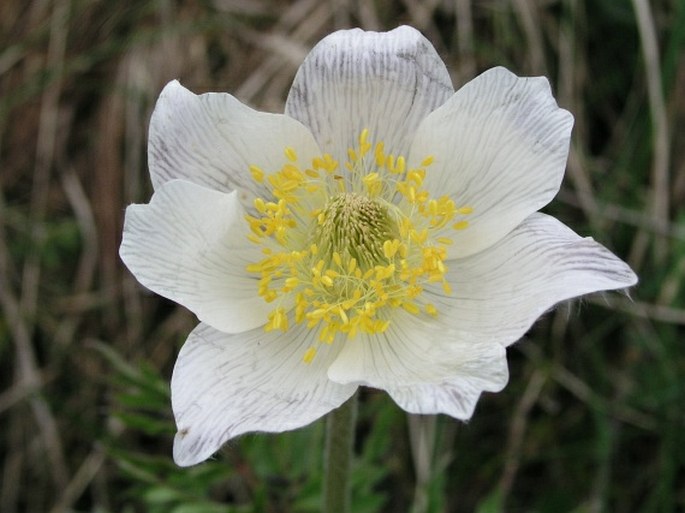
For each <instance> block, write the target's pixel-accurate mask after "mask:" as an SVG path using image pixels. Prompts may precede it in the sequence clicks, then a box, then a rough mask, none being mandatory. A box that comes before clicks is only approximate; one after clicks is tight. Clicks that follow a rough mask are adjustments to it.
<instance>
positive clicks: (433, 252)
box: [121, 27, 636, 465]
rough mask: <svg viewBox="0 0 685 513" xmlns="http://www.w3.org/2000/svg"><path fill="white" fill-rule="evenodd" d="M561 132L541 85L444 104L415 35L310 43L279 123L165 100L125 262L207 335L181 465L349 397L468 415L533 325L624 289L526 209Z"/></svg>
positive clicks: (129, 217)
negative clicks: (367, 392)
mask: <svg viewBox="0 0 685 513" xmlns="http://www.w3.org/2000/svg"><path fill="white" fill-rule="evenodd" d="M572 124H573V118H572V116H571V115H570V114H569V113H568V112H566V111H565V110H563V109H560V108H559V107H558V106H557V104H556V102H555V101H554V98H553V97H552V95H551V92H550V88H549V84H548V82H547V80H546V79H544V78H540V77H537V78H519V77H517V76H515V75H513V74H512V73H510V72H509V71H507V70H505V69H503V68H494V69H491V70H489V71H487V72H485V73H483V74H482V75H480V76H479V77H477V78H476V79H474V80H473V81H471V82H469V83H468V84H466V85H465V86H463V87H462V88H461V89H459V90H458V91H457V92H456V93H455V92H454V90H453V88H452V85H451V82H450V79H449V75H448V73H447V70H446V69H445V66H444V64H443V63H442V61H441V60H440V58H439V57H438V55H437V53H436V52H435V50H434V48H433V47H432V46H431V45H430V43H429V42H428V41H427V40H426V39H425V38H424V37H423V36H422V35H421V34H419V33H418V32H417V31H416V30H414V29H412V28H409V27H400V28H398V29H395V30H393V31H391V32H387V33H374V32H363V31H361V30H349V31H340V32H336V33H334V34H332V35H330V36H328V37H327V38H325V39H324V40H322V41H321V42H320V43H319V44H318V45H317V46H316V47H315V48H314V49H313V50H312V52H311V53H310V54H309V56H308V57H307V59H306V60H305V62H304V63H303V64H302V66H301V68H300V70H299V71H298V74H297V76H296V77H295V82H294V84H293V87H292V89H291V91H290V94H289V96H288V100H287V103H286V112H285V114H284V115H277V114H266V113H260V112H257V111H254V110H252V109H250V108H248V107H246V106H245V105H243V104H241V103H240V102H239V101H237V100H236V99H235V98H234V97H232V96H230V95H228V94H216V93H210V94H205V95H200V96H196V95H194V94H192V93H191V92H189V91H187V90H186V89H184V88H183V87H182V86H181V85H180V84H179V83H178V82H175V81H174V82H171V83H170V84H169V85H167V86H166V88H165V89H164V91H163V92H162V94H161V96H160V98H159V100H158V103H157V106H156V108H155V111H154V114H153V116H152V121H151V125H150V143H149V164H150V173H151V177H152V183H153V185H154V187H155V193H154V195H153V197H152V199H151V201H150V203H149V204H147V205H132V206H130V207H128V209H127V211H126V221H125V226H124V238H123V242H122V245H121V257H122V259H123V260H124V262H125V263H126V265H127V266H128V267H129V269H130V270H131V271H132V272H133V274H134V275H135V276H136V277H137V278H138V280H139V281H140V282H141V283H142V284H143V285H145V286H146V287H148V288H150V289H151V290H153V291H155V292H157V293H159V294H161V295H163V296H165V297H167V298H170V299H173V300H174V301H177V302H179V303H180V304H182V305H184V306H186V307H187V308H189V309H190V310H192V311H193V312H194V313H195V314H196V315H197V316H198V318H199V319H200V321H201V323H200V325H199V326H198V327H197V328H196V329H195V330H194V331H193V332H192V333H191V334H190V336H189V337H188V340H187V341H186V343H185V345H184V346H183V348H182V350H181V352H180V354H179V358H178V361H177V364H176V367H175V369H174V374H173V377H172V383H171V389H172V406H173V410H174V414H175V417H176V422H177V425H178V434H177V436H176V439H175V445H174V457H175V459H176V461H177V462H178V463H179V464H181V465H190V464H194V463H197V462H200V461H202V460H204V459H206V458H208V457H209V456H210V455H211V454H212V453H213V452H215V451H216V450H217V449H218V448H219V447H220V446H221V445H222V444H223V443H224V442H225V441H226V440H228V439H230V438H231V437H234V436H237V435H240V434H242V433H245V432H249V431H276V432H277V431H284V430H288V429H294V428H297V427H300V426H303V425H305V424H308V423H310V422H312V421H313V420H315V419H317V418H319V417H321V416H322V415H324V414H325V413H327V412H328V411H330V410H331V409H333V408H336V407H338V406H339V405H340V404H342V403H343V402H344V401H345V400H346V399H348V398H349V397H350V396H351V395H352V394H353V393H354V391H355V390H356V389H357V387H358V386H360V385H366V386H371V387H376V388H380V389H384V390H386V391H387V392H388V393H389V394H390V396H391V397H392V398H393V399H394V400H395V401H396V402H397V404H399V405H400V406H401V407H402V408H404V409H405V410H407V411H409V412H413V413H445V414H448V415H451V416H453V417H455V418H458V419H468V418H469V417H470V416H471V415H472V414H473V410H474V408H475V404H476V402H477V400H478V397H479V396H480V394H481V393H482V392H483V391H499V390H501V389H502V388H503V387H504V385H505V384H506V382H507V379H508V372H507V364H506V354H505V353H506V350H505V348H506V347H507V346H508V345H510V344H512V343H513V342H515V341H516V340H518V339H519V338H520V337H521V336H523V335H524V334H525V332H526V331H527V330H528V329H529V327H530V326H531V325H532V323H533V322H534V321H535V320H536V319H537V318H538V317H539V316H540V315H541V314H542V313H544V312H545V311H546V310H548V309H549V308H550V307H552V306H553V305H555V304H556V303H558V302H560V301H563V300H566V299H569V298H572V297H576V296H579V295H582V294H587V293H591V292H595V291H599V290H610V289H619V288H624V287H628V286H630V285H633V284H634V283H635V282H636V277H635V275H634V274H633V272H632V271H631V270H630V269H629V268H628V266H627V265H626V264H624V263H623V262H622V261H621V260H619V259H618V258H616V257H615V256H614V255H613V254H611V253H610V252H609V251H608V250H606V249H605V248H604V247H603V246H601V245H599V244H598V243H596V242H595V241H593V240H592V239H589V238H581V237H579V236H578V235H576V234H575V233H574V232H573V231H572V230H570V229H569V228H568V227H566V226H565V225H563V224H562V223H560V222H559V221H557V220H556V219H554V218H552V217H549V216H546V215H543V214H540V213H537V211H538V210H539V209H540V208H541V207H543V206H544V205H546V204H547V203H548V202H549V201H551V199H552V198H553V197H554V196H555V194H556V193H557V191H558V190H559V186H560V183H561V180H562V177H563V173H564V168H565V164H566V157H567V153H568V147H569V138H570V132H571V127H572Z"/></svg>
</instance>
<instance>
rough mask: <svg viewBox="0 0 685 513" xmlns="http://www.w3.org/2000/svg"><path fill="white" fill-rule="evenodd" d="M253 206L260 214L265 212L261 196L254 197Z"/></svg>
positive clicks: (264, 204)
mask: <svg viewBox="0 0 685 513" xmlns="http://www.w3.org/2000/svg"><path fill="white" fill-rule="evenodd" d="M254 208H256V209H257V211H258V212H259V213H260V214H264V213H265V212H266V203H264V200H263V199H262V198H255V200H254Z"/></svg>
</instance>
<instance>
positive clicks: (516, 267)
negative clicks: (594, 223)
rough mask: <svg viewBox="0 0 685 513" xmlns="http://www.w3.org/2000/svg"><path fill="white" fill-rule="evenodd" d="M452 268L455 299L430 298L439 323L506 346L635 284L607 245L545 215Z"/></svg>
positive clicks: (436, 293) (436, 291)
mask: <svg viewBox="0 0 685 513" xmlns="http://www.w3.org/2000/svg"><path fill="white" fill-rule="evenodd" d="M448 265H449V270H448V273H447V280H448V282H449V283H450V285H451V287H452V289H453V294H452V295H451V296H445V295H444V294H443V292H442V290H441V289H440V288H439V287H435V288H433V289H432V290H431V291H428V290H427V291H425V292H424V294H427V297H426V299H427V300H428V301H431V302H433V303H434V304H435V306H436V307H437V309H438V311H439V315H438V319H437V320H438V321H440V322H441V323H442V324H443V326H444V327H445V329H450V330H453V331H456V332H457V333H458V334H459V337H460V338H461V339H465V340H469V339H470V340H473V341H492V342H497V343H500V344H502V345H505V346H506V345H509V344H512V343H513V342H515V341H517V340H518V339H519V338H521V337H522V336H523V335H524V334H525V333H526V331H528V329H529V328H530V326H531V325H532V324H533V323H534V322H535V320H536V319H537V318H538V317H539V316H540V315H542V314H543V313H544V312H546V311H547V310H549V309H550V308H552V307H553V306H554V305H555V304H557V303H559V302H560V301H564V300H566V299H570V298H573V297H577V296H580V295H583V294H589V293H592V292H597V291H602V290H614V289H622V288H626V287H630V286H632V285H634V284H635V283H636V282H637V277H636V276H635V274H634V273H633V272H632V271H631V270H630V268H629V267H628V266H627V265H626V264H625V263H624V262H622V261H621V260H619V259H618V258H617V257H616V256H614V255H613V254H612V253H611V252H610V251H609V250H607V249H606V248H605V247H604V246H602V245H600V244H598V243H597V242H595V241H594V240H592V239H591V238H581V237H579V236H578V235H577V234H576V233H574V232H573V231H572V230H571V229H570V228H568V227H567V226H565V225H564V224H562V223H560V222H559V221H557V220H556V219H554V218H553V217H550V216H547V215H544V214H533V215H532V216H530V217H529V218H528V219H526V220H525V221H524V222H523V223H522V224H521V225H520V226H518V227H517V228H516V229H515V230H513V231H512V232H511V233H509V234H508V235H507V236H506V237H505V238H504V239H502V240H501V241H499V242H498V243H497V244H495V245H494V246H491V247H490V248H488V249H487V250H485V251H483V252H481V253H478V254H476V255H472V256H470V257H467V258H464V259H460V260H452V261H450V262H448Z"/></svg>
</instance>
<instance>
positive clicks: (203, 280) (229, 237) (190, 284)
mask: <svg viewBox="0 0 685 513" xmlns="http://www.w3.org/2000/svg"><path fill="white" fill-rule="evenodd" d="M237 194H238V193H237V192H232V193H223V192H218V191H212V190H210V189H205V188H204V187H201V186H199V185H195V184H193V183H190V182H184V181H181V180H174V181H171V182H167V183H165V184H164V185H162V186H161V187H160V188H159V189H157V192H155V194H154V195H153V196H152V200H151V201H150V203H149V204H148V205H131V206H129V207H128V208H127V209H126V219H125V222H124V236H123V240H122V242H121V248H120V250H119V254H120V255H121V259H122V260H123V261H124V263H125V264H126V266H127V267H128V268H129V269H130V270H131V272H132V273H133V274H134V275H135V277H136V278H137V279H138V281H139V282H140V283H142V284H143V285H144V286H146V287H147V288H149V289H150V290H153V291H154V292H156V293H157V294H160V295H162V296H164V297H166V298H168V299H172V300H174V301H176V302H177V303H180V304H182V305H183V306H185V307H186V308H188V309H190V310H192V311H193V312H194V313H195V314H196V315H197V316H198V318H199V319H200V320H202V321H205V322H207V323H209V324H211V325H212V326H214V327H215V328H217V329H220V330H223V331H228V332H233V333H237V332H241V331H245V330H248V329H252V328H254V327H256V326H260V325H263V324H264V323H265V322H266V320H267V314H268V312H269V311H270V310H271V309H272V308H270V307H269V305H267V304H266V303H265V302H264V300H263V299H262V298H261V297H259V296H258V294H257V279H256V278H255V277H251V276H248V274H247V271H246V270H245V267H246V266H247V265H248V264H249V263H254V262H258V261H259V260H261V259H262V255H261V253H260V252H259V250H258V248H257V247H256V245H254V244H252V243H250V242H249V241H248V240H247V230H248V228H247V223H246V221H245V220H244V218H243V216H244V210H243V209H242V207H241V205H240V202H239V201H238V200H237Z"/></svg>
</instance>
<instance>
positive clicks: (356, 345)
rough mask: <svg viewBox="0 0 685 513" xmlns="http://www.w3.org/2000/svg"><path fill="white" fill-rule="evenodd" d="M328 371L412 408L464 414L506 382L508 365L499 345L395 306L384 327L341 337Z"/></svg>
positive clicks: (469, 413) (458, 416) (464, 416)
mask: <svg viewBox="0 0 685 513" xmlns="http://www.w3.org/2000/svg"><path fill="white" fill-rule="evenodd" d="M328 376H329V378H331V379H332V380H333V381H336V382H338V383H360V384H364V385H368V386H371V387H375V388H381V389H384V390H387V391H388V392H389V393H390V395H391V396H392V397H393V399H395V401H397V403H398V404H399V405H400V406H401V407H402V408H404V409H405V410H407V411H409V412H412V413H446V414H448V415H452V416H453V417H457V418H460V419H465V418H469V417H470V416H471V414H472V412H473V408H474V406H475V403H476V401H477V399H478V396H479V395H480V393H481V392H482V391H486V390H487V391H493V392H494V391H499V390H501V389H502V388H503V387H504V385H505V384H506V382H507V379H508V370H507V363H506V351H505V349H504V347H503V346H501V345H499V344H497V343H495V342H491V341H472V340H470V339H465V338H460V336H459V332H457V331H456V330H451V329H449V328H445V326H444V325H443V323H438V322H434V321H433V320H432V319H428V318H426V317H422V316H413V315H411V314H408V313H405V312H402V311H400V310H395V311H393V315H392V317H391V324H390V327H389V328H388V329H387V330H386V331H385V332H384V333H382V334H378V335H374V336H370V335H366V336H363V337H358V338H355V339H352V340H347V341H345V342H344V344H343V349H342V351H341V352H340V355H339V356H338V358H337V359H336V360H335V362H334V363H333V365H331V368H330V369H329V370H328Z"/></svg>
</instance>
